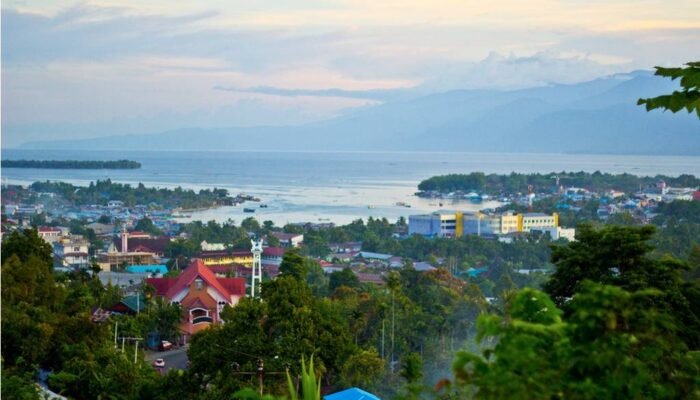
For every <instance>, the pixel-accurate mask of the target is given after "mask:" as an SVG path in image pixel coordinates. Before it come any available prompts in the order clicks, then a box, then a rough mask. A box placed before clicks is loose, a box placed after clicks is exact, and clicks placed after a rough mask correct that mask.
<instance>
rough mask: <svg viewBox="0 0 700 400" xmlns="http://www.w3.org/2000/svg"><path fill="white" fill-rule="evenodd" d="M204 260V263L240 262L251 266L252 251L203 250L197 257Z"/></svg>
mask: <svg viewBox="0 0 700 400" xmlns="http://www.w3.org/2000/svg"><path fill="white" fill-rule="evenodd" d="M197 258H199V259H201V260H202V261H204V264H205V265H230V264H240V265H245V266H247V267H252V266H253V253H251V252H250V251H245V250H243V251H229V250H217V251H203V252H201V253H199V256H198V257H197Z"/></svg>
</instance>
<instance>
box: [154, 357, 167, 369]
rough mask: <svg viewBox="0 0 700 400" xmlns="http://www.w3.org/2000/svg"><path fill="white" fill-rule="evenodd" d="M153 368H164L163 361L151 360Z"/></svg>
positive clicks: (160, 359) (159, 359) (158, 359)
mask: <svg viewBox="0 0 700 400" xmlns="http://www.w3.org/2000/svg"><path fill="white" fill-rule="evenodd" d="M153 366H154V367H156V368H165V360H163V359H162V358H156V359H155V360H153Z"/></svg>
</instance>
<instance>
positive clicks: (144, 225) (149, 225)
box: [134, 217, 163, 236]
mask: <svg viewBox="0 0 700 400" xmlns="http://www.w3.org/2000/svg"><path fill="white" fill-rule="evenodd" d="M134 229H135V230H137V231H142V232H146V233H149V234H151V235H154V236H160V235H162V234H163V232H162V231H161V230H160V229H158V227H156V226H155V225H154V224H153V221H152V220H151V219H150V218H148V217H143V218H142V219H140V220H139V221H138V222H137V223H136V226H135V227H134Z"/></svg>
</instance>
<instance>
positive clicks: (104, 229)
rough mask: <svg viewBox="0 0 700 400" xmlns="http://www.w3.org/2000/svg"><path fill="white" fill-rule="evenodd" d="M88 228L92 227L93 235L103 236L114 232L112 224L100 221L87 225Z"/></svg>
mask: <svg viewBox="0 0 700 400" xmlns="http://www.w3.org/2000/svg"><path fill="white" fill-rule="evenodd" d="M87 228H88V229H92V231H93V232H95V235H97V236H100V237H104V236H112V235H113V234H114V224H103V223H100V222H93V223H91V224H88V225H87Z"/></svg>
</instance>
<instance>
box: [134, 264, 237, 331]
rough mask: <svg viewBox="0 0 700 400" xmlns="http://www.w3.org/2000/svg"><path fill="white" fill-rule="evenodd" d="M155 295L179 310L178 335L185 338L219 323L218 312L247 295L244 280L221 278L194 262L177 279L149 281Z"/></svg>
mask: <svg viewBox="0 0 700 400" xmlns="http://www.w3.org/2000/svg"><path fill="white" fill-rule="evenodd" d="M146 283H148V284H149V285H152V286H153V287H154V288H155V290H156V295H157V296H161V297H163V298H164V299H166V300H167V301H168V302H170V303H171V304H178V305H180V307H181V309H182V319H181V322H180V332H181V333H182V335H183V337H184V339H185V340H186V339H187V337H189V336H190V335H192V334H194V333H196V332H199V331H201V330H202V329H206V328H208V327H209V326H210V325H212V324H217V323H221V322H222V321H221V311H222V310H223V309H224V307H225V306H226V305H229V306H235V305H236V304H238V301H239V300H240V299H241V298H243V297H244V296H245V294H246V280H245V279H244V278H220V277H217V276H216V275H215V274H214V272H212V270H211V269H209V267H207V266H206V265H205V264H204V261H202V260H199V259H195V260H194V261H192V263H191V264H190V265H189V266H188V267H187V268H186V269H185V270H184V271H183V272H182V273H181V274H180V276H178V277H177V278H149V279H146Z"/></svg>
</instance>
